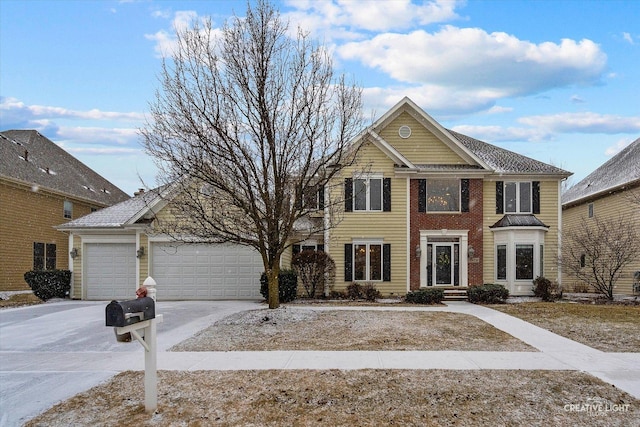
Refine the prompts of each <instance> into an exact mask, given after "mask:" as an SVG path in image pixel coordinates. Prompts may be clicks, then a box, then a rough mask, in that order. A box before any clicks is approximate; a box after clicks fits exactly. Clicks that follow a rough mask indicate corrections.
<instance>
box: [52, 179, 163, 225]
mask: <svg viewBox="0 0 640 427" xmlns="http://www.w3.org/2000/svg"><path fill="white" fill-rule="evenodd" d="M160 191H161V188H156V189H154V190H149V191H145V192H143V193H141V194H138V195H137V196H135V197H132V198H130V199H128V200H125V201H124V202H120V203H118V204H115V205H113V206H109V207H106V208H104V209H100V210H99V211H96V212H92V213H90V214H89V215H85V216H83V217H80V218H78V219H74V220H73V221H70V222H67V223H65V224H62V225H60V226H58V227H57V228H58V230H68V229H78V228H113V227H123V226H124V225H126V224H128V223H130V222H131V220H132V219H134V218H136V217H137V216H140V215H143V214H144V213H145V212H146V211H147V210H148V209H149V208H150V207H151V206H152V205H154V204H155V203H156V201H157V200H158V197H159V194H160ZM141 220H142V221H144V217H143V218H141ZM138 222H140V221H138Z"/></svg>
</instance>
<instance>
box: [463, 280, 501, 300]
mask: <svg viewBox="0 0 640 427" xmlns="http://www.w3.org/2000/svg"><path fill="white" fill-rule="evenodd" d="M467 295H468V296H469V302H472V303H474V304H478V303H479V304H500V303H503V302H505V300H506V299H507V298H509V290H508V289H507V288H505V287H504V286H502V285H496V284H493V283H487V284H484V285H482V286H470V287H469V289H468V290H467Z"/></svg>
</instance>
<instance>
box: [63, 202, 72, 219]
mask: <svg viewBox="0 0 640 427" xmlns="http://www.w3.org/2000/svg"><path fill="white" fill-rule="evenodd" d="M62 216H63V217H64V218H67V219H71V218H73V203H72V202H70V201H69V200H65V201H64V206H63V208H62Z"/></svg>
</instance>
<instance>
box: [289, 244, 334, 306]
mask: <svg viewBox="0 0 640 427" xmlns="http://www.w3.org/2000/svg"><path fill="white" fill-rule="evenodd" d="M291 267H292V268H293V269H294V270H295V271H296V273H297V274H298V278H299V279H300V282H301V283H302V287H303V288H304V290H305V292H306V294H307V297H309V298H313V297H315V296H316V292H317V291H318V290H324V285H325V281H326V282H327V283H328V284H331V283H333V279H334V278H335V275H336V263H335V262H334V261H333V259H332V258H331V257H330V256H329V254H328V253H326V252H322V251H310V250H306V251H302V252H300V253H298V254H296V255H294V257H293V260H292V261H291Z"/></svg>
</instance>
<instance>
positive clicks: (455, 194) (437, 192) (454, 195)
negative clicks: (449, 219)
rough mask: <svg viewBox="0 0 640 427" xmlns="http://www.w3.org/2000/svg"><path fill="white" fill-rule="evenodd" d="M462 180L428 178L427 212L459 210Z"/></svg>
mask: <svg viewBox="0 0 640 427" xmlns="http://www.w3.org/2000/svg"><path fill="white" fill-rule="evenodd" d="M459 211H460V180H459V179H429V180H427V212H459Z"/></svg>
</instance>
